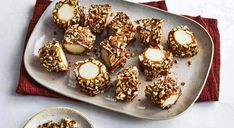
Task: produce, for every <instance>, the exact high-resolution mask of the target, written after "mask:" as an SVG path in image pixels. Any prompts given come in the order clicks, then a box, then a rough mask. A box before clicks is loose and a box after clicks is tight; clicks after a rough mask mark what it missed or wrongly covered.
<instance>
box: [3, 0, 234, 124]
mask: <svg viewBox="0 0 234 128" xmlns="http://www.w3.org/2000/svg"><path fill="white" fill-rule="evenodd" d="M130 1H133V2H144V1H149V0H130ZM166 2H167V5H168V8H169V11H170V12H173V13H177V14H189V15H201V16H204V17H213V18H218V19H219V30H220V34H221V62H222V66H221V88H220V101H219V102H206V103H196V104H195V105H193V106H192V108H191V109H189V110H188V111H186V112H185V113H184V114H182V115H181V116H179V117H177V118H174V119H170V120H164V121H149V120H141V119H136V118H131V117H129V116H125V115H122V114H119V113H116V112H113V111H109V110H105V109H102V108H98V107H95V106H92V105H89V104H86V103H81V102H76V101H70V100H65V99H58V98H57V99H56V98H47V97H41V96H22V95H18V94H16V93H15V89H16V85H17V82H18V77H19V67H20V62H21V56H22V54H23V51H22V49H23V46H24V41H25V34H26V31H27V26H28V23H29V20H30V18H31V16H32V12H33V7H34V4H35V0H1V4H0V9H1V12H0V29H1V31H0V43H1V46H0V58H1V61H0V109H1V110H0V127H7V128H20V127H22V126H23V125H24V123H25V122H26V121H27V120H28V119H29V118H30V117H31V116H32V115H34V114H35V113H37V112H39V111H40V110H42V109H44V108H47V107H55V106H66V107H72V108H75V109H77V110H79V111H81V112H82V113H83V114H85V115H86V116H87V117H88V118H89V119H90V121H91V122H92V123H93V124H94V126H95V127H96V128H110V127H112V128H126V127H129V128H142V127H144V128H157V127H159V128H185V127H190V128H195V127H196V128H199V127H205V128H216V127H217V128H218V127H225V126H226V127H228V126H229V127H233V123H234V122H233V121H234V93H233V91H234V84H233V76H232V72H233V71H234V70H233V68H232V66H233V65H234V59H233V57H231V56H232V55H234V33H233V30H234V25H233V23H234V6H233V5H234V1H233V0H225V1H222V0H215V1H214V0H167V1H166ZM230 57H231V58H230ZM229 58H230V59H229Z"/></svg>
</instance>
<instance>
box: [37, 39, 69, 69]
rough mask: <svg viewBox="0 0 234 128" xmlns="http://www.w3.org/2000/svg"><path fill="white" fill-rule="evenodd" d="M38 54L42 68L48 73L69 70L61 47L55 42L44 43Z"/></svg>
mask: <svg viewBox="0 0 234 128" xmlns="http://www.w3.org/2000/svg"><path fill="white" fill-rule="evenodd" d="M38 54H39V58H40V61H41V63H42V65H43V67H44V68H45V69H46V70H47V71H49V72H51V71H55V72H60V71H67V70H68V69H69V65H68V62H67V59H66V56H65V54H64V52H63V49H62V45H61V44H60V43H59V42H58V41H56V40H52V41H49V42H46V43H45V44H44V46H43V47H42V48H40V49H39V51H38Z"/></svg>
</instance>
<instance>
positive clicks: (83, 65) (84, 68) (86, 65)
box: [74, 58, 111, 96]
mask: <svg viewBox="0 0 234 128" xmlns="http://www.w3.org/2000/svg"><path fill="white" fill-rule="evenodd" d="M75 66H76V67H75V70H74V72H75V76H76V79H77V85H78V86H79V87H80V89H81V91H82V92H84V93H85V94H87V95H89V96H95V95H97V94H100V93H103V92H104V91H105V90H107V89H108V88H109V87H110V85H111V81H110V76H109V73H108V72H107V70H106V67H105V65H103V64H102V63H101V62H99V61H98V60H95V59H94V58H89V59H87V60H85V61H77V62H76V63H75Z"/></svg>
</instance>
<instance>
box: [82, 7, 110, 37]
mask: <svg viewBox="0 0 234 128" xmlns="http://www.w3.org/2000/svg"><path fill="white" fill-rule="evenodd" d="M111 14H112V7H111V6H110V5H108V4H105V5H101V4H92V5H91V7H90V8H89V12H88V17H87V22H86V25H87V26H89V28H90V29H91V30H92V32H93V33H95V34H99V33H102V32H103V31H104V29H105V27H106V25H107V22H108V20H109V17H110V16H111Z"/></svg>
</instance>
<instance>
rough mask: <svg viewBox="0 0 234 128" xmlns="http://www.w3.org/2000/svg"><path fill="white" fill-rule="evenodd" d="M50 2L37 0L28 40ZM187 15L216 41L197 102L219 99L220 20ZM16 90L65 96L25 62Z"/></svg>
mask: <svg viewBox="0 0 234 128" xmlns="http://www.w3.org/2000/svg"><path fill="white" fill-rule="evenodd" d="M50 2H51V1H50V0H37V1H36V5H35V9H34V14H33V18H32V19H31V21H30V24H29V27H28V33H27V37H26V42H27V40H28V38H29V36H30V34H31V32H32V30H33V29H34V27H35V25H36V23H37V21H38V20H39V18H40V16H41V15H42V13H43V12H44V10H45V9H46V8H47V6H48V5H49V4H50ZM144 4H146V5H149V6H153V7H157V8H160V9H163V10H167V6H166V3H165V1H158V2H148V3H144ZM187 17H189V18H191V19H193V20H195V21H196V22H198V23H200V24H201V25H202V26H204V27H205V28H206V30H207V31H208V32H209V33H210V35H211V37H212V39H213V42H214V46H215V51H214V59H213V63H212V67H211V70H210V73H209V77H208V80H207V82H206V84H205V87H204V89H203V91H202V93H201V95H200V97H199V99H198V100H197V102H200V101H218V99H219V85H220V36H219V30H218V27H217V22H218V21H217V20H216V19H208V18H202V17H200V16H197V17H192V16H187ZM16 92H17V93H19V94H24V95H40V96H49V97H63V96H61V95H59V94H57V93H55V92H53V91H50V90H48V89H46V88H44V87H42V86H41V85H39V84H38V83H37V82H36V81H34V80H33V79H32V78H31V77H30V76H29V75H28V73H27V72H26V70H25V67H24V64H23V62H22V64H21V69H20V77H19V83H18V86H17V89H16Z"/></svg>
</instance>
